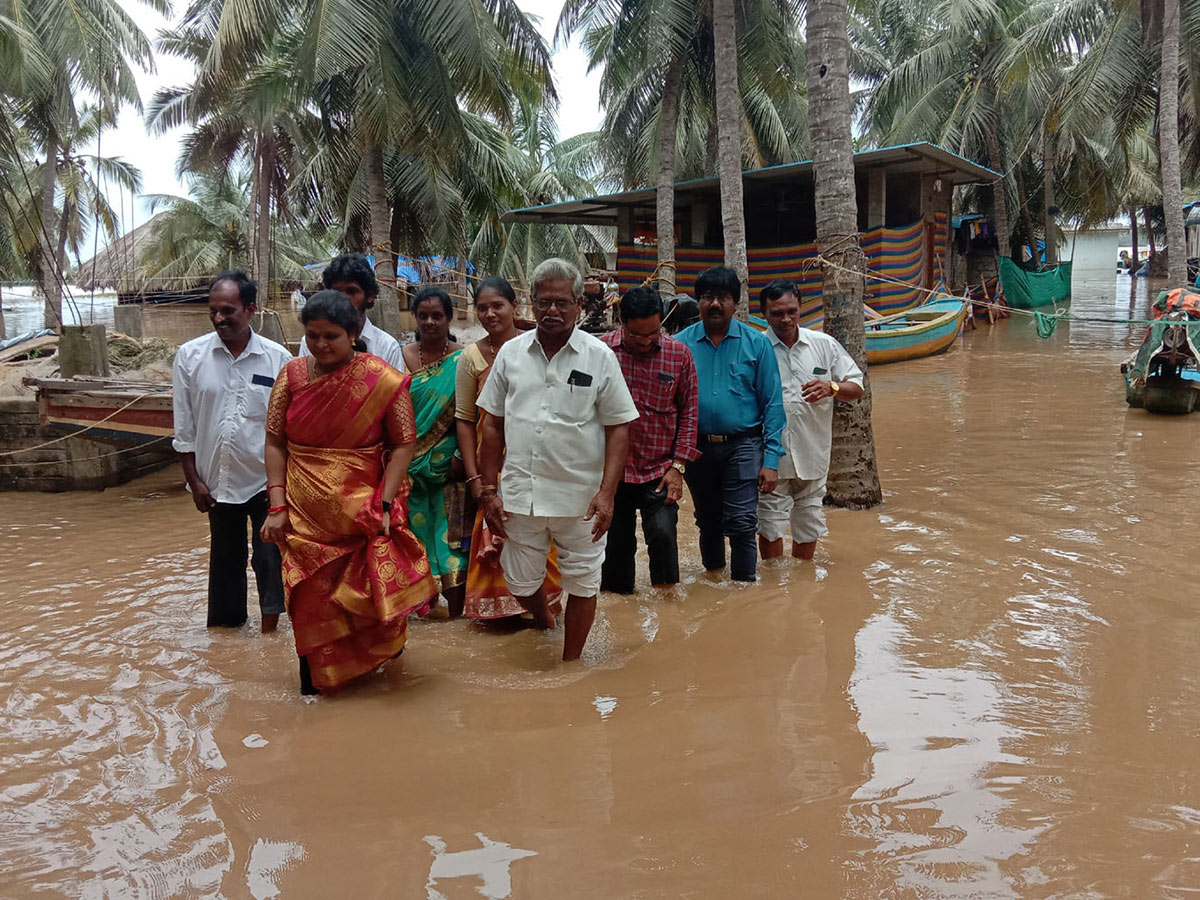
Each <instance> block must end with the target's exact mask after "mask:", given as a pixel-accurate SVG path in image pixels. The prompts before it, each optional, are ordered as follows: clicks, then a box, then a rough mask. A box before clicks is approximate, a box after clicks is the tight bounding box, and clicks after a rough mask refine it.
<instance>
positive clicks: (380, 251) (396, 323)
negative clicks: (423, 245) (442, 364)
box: [364, 135, 400, 337]
mask: <svg viewBox="0 0 1200 900" xmlns="http://www.w3.org/2000/svg"><path fill="white" fill-rule="evenodd" d="M364 150H365V153H366V168H367V171H366V175H367V207H368V210H369V211H370V216H371V243H372V244H373V245H374V246H373V248H372V251H371V252H372V253H374V255H375V276H376V277H377V278H378V279H379V305H378V309H379V315H378V319H377V320H376V322H375V324H376V325H378V326H379V327H380V328H382V329H383V330H384V331H386V332H387V333H388V334H390V335H392V336H393V337H396V336H398V335H399V333H400V307H399V303H398V300H397V294H396V258H395V251H394V248H393V247H392V214H391V208H390V204H389V203H388V191H387V181H386V180H385V178H384V172H383V148H382V147H381V146H379V142H378V141H376V140H375V139H374V138H373V137H371V136H370V135H366V136H365V139H364Z"/></svg>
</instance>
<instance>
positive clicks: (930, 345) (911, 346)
mask: <svg viewBox="0 0 1200 900" xmlns="http://www.w3.org/2000/svg"><path fill="white" fill-rule="evenodd" d="M967 309H968V307H967V304H966V302H964V301H963V300H961V299H959V298H957V297H939V298H938V299H937V300H933V301H931V302H929V303H926V304H925V305H923V306H918V307H916V308H915V309H910V310H908V311H907V312H902V313H896V314H895V315H891V316H883V317H882V318H879V319H867V321H866V323H865V328H866V335H867V363H868V365H872V366H878V365H882V364H884V363H891V362H901V361H902V360H906V359H920V358H921V357H923V356H933V355H934V354H935V353H943V352H945V351H946V350H949V349H950V347H951V346H953V344H954V342H955V341H956V340H958V336H959V335H960V334H962V330H963V325H964V324H965V323H966V321H967ZM750 324H751V325H753V326H754V327H755V328H757V329H759V330H760V331H766V329H767V322H766V320H765V319H762V318H760V317H758V316H751V317H750Z"/></svg>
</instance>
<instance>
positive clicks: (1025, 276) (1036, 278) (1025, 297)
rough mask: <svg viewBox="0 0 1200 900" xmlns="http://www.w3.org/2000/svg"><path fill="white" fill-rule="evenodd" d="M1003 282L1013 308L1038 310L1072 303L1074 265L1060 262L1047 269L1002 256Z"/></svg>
mask: <svg viewBox="0 0 1200 900" xmlns="http://www.w3.org/2000/svg"><path fill="white" fill-rule="evenodd" d="M1000 284H1001V286H1002V287H1003V288H1004V299H1005V300H1006V301H1007V302H1008V305H1009V306H1011V307H1012V308H1013V309H1037V308H1038V307H1039V306H1052V305H1054V304H1057V303H1070V302H1071V264H1070V263H1069V262H1065V263H1059V264H1058V265H1057V266H1055V267H1053V268H1051V269H1046V270H1045V271H1044V272H1031V271H1029V270H1028V269H1023V268H1021V266H1019V265H1018V264H1017V263H1015V262H1013V260H1011V259H1009V258H1008V257H1007V256H1002V257H1001V258H1000Z"/></svg>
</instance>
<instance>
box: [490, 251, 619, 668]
mask: <svg viewBox="0 0 1200 900" xmlns="http://www.w3.org/2000/svg"><path fill="white" fill-rule="evenodd" d="M531 298H532V305H533V315H534V318H535V319H537V328H536V329H535V330H533V331H527V332H525V333H524V334H521V335H519V336H518V337H515V338H513V339H512V340H510V341H507V342H506V343H505V344H504V345H503V346H502V347H501V348H500V350H499V352H498V353H497V354H496V361H495V363H494V364H493V365H492V372H491V375H490V376H489V377H488V380H487V384H485V385H484V388H483V391H482V393H480V395H479V400H478V403H477V405H478V406H479V407H480V408H481V409H485V410H487V411H488V412H489V413H491V416H489V417H488V418H487V419H485V420H484V424H483V425H482V426H481V427H482V432H483V438H482V445H481V447H480V451H479V477H480V478H481V479H482V488H481V490H482V494H481V496H480V500H479V503H480V506H481V508H482V509H483V515H484V518H485V519H486V520H487V524H488V527H489V528H490V529H491V530H492V533H493V534H495V535H496V536H497V537H500V538H503V540H504V547H503V549H502V550H501V551H500V563H501V565H502V566H503V567H504V577H505V579H506V580H507V582H508V588H509V590H510V591H511V592H512V595H513V596H514V597H516V598H517V600H518V601H520V603H521V605H522V606H524V607H525V608H526V609H527V610H529V611H530V612H531V613H533V616H534V620H535V621H536V622H537V624H538V625H539V626H540V627H542V628H553V627H554V618H553V617H552V616H551V615H550V611H549V609H548V608H547V605H546V596H545V593H544V591H543V590H542V582H543V581H544V580H545V577H546V554H547V553H548V552H549V550H550V544H551V541H553V543H554V546H555V547H556V548H557V550H558V568H559V571H560V572H561V573H562V586H563V590H564V591H566V593H567V595H568V596H567V610H566V633H565V635H564V639H563V657H562V658H563V659H564V660H574V659H579V657H580V655H581V654H582V652H583V646H584V644H585V643H586V642H587V637H588V633H589V632H590V631H591V628H592V622H593V620H594V619H595V617H596V594H597V593H598V592H599V590H600V573H601V567H602V566H603V564H604V548H605V544H606V542H607V541H606V538H607V534H608V526H609V524H610V523H611V522H612V515H613V501H614V498H615V496H616V492H617V486H618V485H619V484H620V483H621V476H622V474H623V473H624V469H625V456H626V453H627V452H628V450H629V423H630V422H632V421H633V420H634V419H636V418H637V417H638V412H637V407H636V406H635V405H634V403H633V397H632V396H631V395H630V393H629V388H628V386H627V385H626V384H625V376H624V375H623V374H622V373H621V366H620V363H618V361H617V357H616V356H615V355H614V354H613V352H612V350H610V349H609V348H608V347H607V346H606V345H605V344H604V343H603V342H602V341H600V340H599V339H598V338H595V337H592V335H590V334H587V333H586V332H584V331H582V330H580V329H579V328H578V327H577V325H576V322H577V321H578V319H579V313H580V311H581V309H582V299H583V277H582V276H581V275H580V273H579V270H578V269H577V268H575V266H573V265H572V264H571V263H569V262H567V261H565V260H562V259H548V260H546V261H545V262H543V263H542V264H541V265H539V266H538V267H537V268H536V269H534V271H533V277H532V290H531ZM506 450H507V453H506ZM502 461H503V470H502V469H501V462H502Z"/></svg>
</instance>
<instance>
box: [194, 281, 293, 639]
mask: <svg viewBox="0 0 1200 900" xmlns="http://www.w3.org/2000/svg"><path fill="white" fill-rule="evenodd" d="M257 301H258V287H257V285H255V283H254V282H253V281H251V280H250V279H249V278H247V277H246V273H245V272H222V273H221V274H220V275H218V276H217V277H216V279H215V280H214V281H213V283H212V284H211V285H209V288H208V314H209V318H210V319H212V323H213V327H214V333H213V334H206V335H204V336H203V337H198V338H196V339H195V340H192V341H188V342H187V343H186V344H184V345H183V346H182V347H180V348H179V350H178V352H177V353H176V354H175V363H174V366H173V368H172V376H173V381H174V386H175V390H174V406H175V440H174V447H175V449H176V450H177V451H178V452H179V462H180V464H181V465H182V466H183V476H184V478H185V479H187V484H188V489H189V490H190V491H191V492H192V502H193V503H195V504H196V509H198V510H200V512H202V513H206V514H207V515H208V528H209V533H210V535H211V544H210V548H209V559H208V626H209V627H210V628H213V627H229V628H236V627H239V626H241V625H244V624H245V623H246V525H247V522H249V525H250V536H251V542H252V546H253V553H252V554H251V565H252V566H253V568H254V578H255V581H256V582H257V583H258V599H259V605H260V608H261V610H262V630H263V631H264V632H266V631H274V630H275V627H276V625H277V624H278V623H279V614H280V613H281V612H283V608H284V607H283V576H282V575H281V573H280V557H279V548H278V547H276V546H275V545H274V544H268V543H266V542H264V541H263V540H262V539H261V538H260V536H259V531H260V530H261V529H262V524H263V521H264V520H265V519H266V517H267V470H266V466H265V464H264V462H263V455H264V450H265V447H266V438H267V432H266V426H267V401H268V400H269V399H270V397H271V388H272V387H273V386H274V384H275V376H276V375H278V374H279V371H280V369H282V368H283V367H284V365H286V364H287V362H288V361H289V360H290V359H291V358H292V354H291V353H289V352H288V350H287V348H286V347H283V346H281V345H279V344H276V343H275V342H274V341H269V340H267V339H266V338H264V337H262V336H261V335H258V334H255V333H254V331H253V330H251V328H250V321H251V319H252V317H253V316H254V313H255V311H256V309H257Z"/></svg>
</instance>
